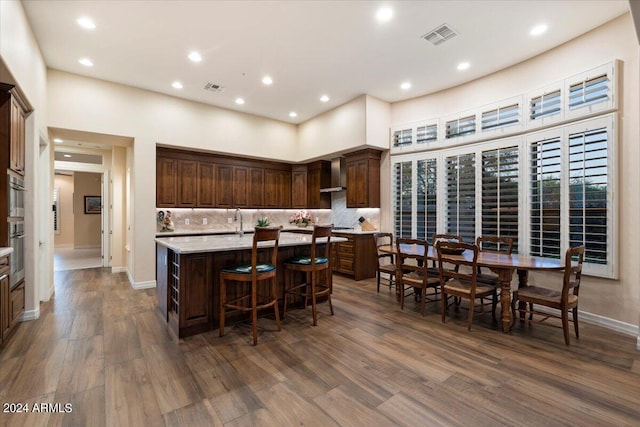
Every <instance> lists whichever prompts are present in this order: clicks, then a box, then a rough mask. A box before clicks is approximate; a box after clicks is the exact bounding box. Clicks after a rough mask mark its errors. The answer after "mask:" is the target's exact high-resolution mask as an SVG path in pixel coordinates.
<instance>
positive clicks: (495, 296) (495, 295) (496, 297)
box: [491, 292, 498, 323]
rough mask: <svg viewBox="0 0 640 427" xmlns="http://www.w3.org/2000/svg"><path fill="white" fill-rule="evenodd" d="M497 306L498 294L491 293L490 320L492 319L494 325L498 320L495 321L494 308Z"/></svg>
mask: <svg viewBox="0 0 640 427" xmlns="http://www.w3.org/2000/svg"><path fill="white" fill-rule="evenodd" d="M497 306H498V293H497V292H494V293H493V302H492V303H491V318H492V319H493V323H496V322H497V321H498V319H496V307H497Z"/></svg>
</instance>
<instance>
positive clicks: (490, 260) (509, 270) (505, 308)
mask: <svg viewBox="0 0 640 427" xmlns="http://www.w3.org/2000/svg"><path fill="white" fill-rule="evenodd" d="M378 250H379V251H380V252H386V253H390V254H396V253H397V248H396V246H393V245H385V246H380V247H379V248H378ZM400 251H401V252H403V253H408V254H412V255H418V256H424V247H423V246H417V245H406V244H401V245H400ZM427 251H428V252H427V259H429V260H437V259H438V253H437V251H436V249H435V248H434V247H433V246H429V248H428V250H427ZM447 257H448V258H454V259H455V258H457V257H459V259H460V260H466V261H469V262H471V261H473V252H472V251H469V250H465V251H464V252H462V253H461V254H459V255H447ZM477 265H478V267H486V268H488V269H489V270H491V271H492V272H494V273H495V274H497V276H498V281H499V282H500V289H501V292H500V306H501V308H502V316H501V323H502V332H505V333H507V332H509V331H510V330H511V322H512V319H511V280H512V278H513V273H514V272H516V271H517V274H518V287H519V288H521V287H524V286H527V282H528V277H529V271H530V270H550V271H561V270H564V262H562V260H559V259H551V258H541V257H536V256H530V255H521V254H511V255H508V254H505V253H500V252H490V251H485V252H478V259H477Z"/></svg>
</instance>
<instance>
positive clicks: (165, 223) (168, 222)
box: [160, 211, 175, 231]
mask: <svg viewBox="0 0 640 427" xmlns="http://www.w3.org/2000/svg"><path fill="white" fill-rule="evenodd" d="M174 229H175V227H174V225H173V218H171V211H167V213H166V214H165V215H164V217H163V218H162V229H161V230H160V231H173V230H174Z"/></svg>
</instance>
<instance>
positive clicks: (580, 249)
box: [511, 246, 584, 345]
mask: <svg viewBox="0 0 640 427" xmlns="http://www.w3.org/2000/svg"><path fill="white" fill-rule="evenodd" d="M574 257H577V260H576V263H574V262H573V259H574ZM583 262H584V246H575V247H573V248H569V249H567V252H566V254H565V256H564V265H565V267H564V275H563V278H562V290H560V291H558V290H554V289H548V288H543V287H540V286H524V287H522V288H520V289H518V290H516V291H513V298H512V299H511V315H512V317H513V321H512V323H511V328H512V329H513V325H514V324H515V319H516V311H519V312H520V321H521V322H524V320H525V317H526V314H527V313H529V321H531V320H532V318H533V315H534V314H536V315H540V316H543V317H544V318H543V319H542V320H540V323H541V322H544V321H545V320H547V319H548V318H549V317H555V318H559V319H561V320H562V330H563V332H564V342H565V344H566V345H569V320H570V319H569V310H571V311H572V314H573V316H572V319H571V320H572V321H573V326H574V329H575V333H576V339H578V338H580V333H579V331H578V293H579V292H580V277H581V276H582V263H583ZM527 304H528V306H529V307H528V308H527ZM534 304H539V305H542V306H545V307H549V308H552V309H556V310H559V311H560V314H559V315H558V314H555V313H552V312H548V311H544V312H542V311H538V310H536V309H535V306H534Z"/></svg>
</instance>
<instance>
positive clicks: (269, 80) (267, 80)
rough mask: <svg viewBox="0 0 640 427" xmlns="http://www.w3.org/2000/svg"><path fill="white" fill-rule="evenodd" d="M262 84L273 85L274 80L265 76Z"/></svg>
mask: <svg viewBox="0 0 640 427" xmlns="http://www.w3.org/2000/svg"><path fill="white" fill-rule="evenodd" d="M262 83H264V84H266V85H267V86H269V85H271V84H272V83H273V79H272V78H271V77H269V76H264V77H263V78H262Z"/></svg>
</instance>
